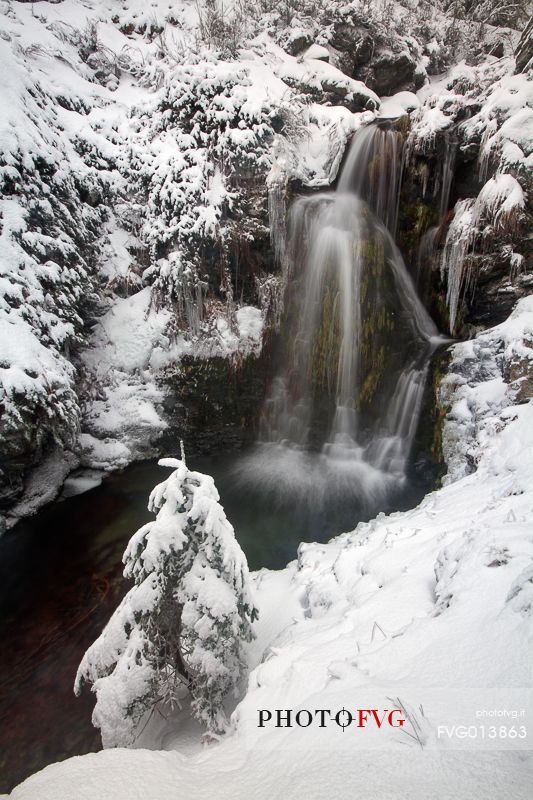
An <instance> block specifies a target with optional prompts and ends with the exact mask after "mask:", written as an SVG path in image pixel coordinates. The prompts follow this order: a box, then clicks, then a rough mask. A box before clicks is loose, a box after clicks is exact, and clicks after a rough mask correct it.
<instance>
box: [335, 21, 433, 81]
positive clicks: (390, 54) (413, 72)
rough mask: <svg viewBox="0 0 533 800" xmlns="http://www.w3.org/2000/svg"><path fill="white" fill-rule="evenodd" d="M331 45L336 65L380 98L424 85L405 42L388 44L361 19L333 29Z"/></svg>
mask: <svg viewBox="0 0 533 800" xmlns="http://www.w3.org/2000/svg"><path fill="white" fill-rule="evenodd" d="M329 45H330V47H331V48H333V50H334V55H335V61H336V64H337V66H338V67H339V69H341V70H342V71H343V72H344V73H345V74H346V75H349V77H350V78H355V79H356V80H360V81H363V82H364V83H366V85H367V86H368V87H369V89H372V90H373V91H374V92H376V93H377V94H378V95H383V96H385V95H391V94H394V93H395V92H398V91H400V90H407V91H413V90H415V89H419V88H420V87H421V86H422V85H423V83H424V79H425V77H424V75H423V74H422V73H417V63H416V61H415V59H414V57H413V54H412V53H410V52H409V50H408V48H407V47H404V46H403V43H402V42H401V41H396V40H395V41H394V42H393V43H392V44H390V43H389V42H385V40H384V39H383V38H382V36H381V34H380V33H378V31H377V29H376V28H375V27H372V28H371V27H370V26H369V25H368V23H366V24H365V22H364V21H363V20H361V19H359V18H358V17H357V16H355V12H353V13H352V15H351V16H348V17H345V16H344V17H341V18H340V19H337V20H336V22H335V23H334V24H333V25H332V32H331V37H330V39H329Z"/></svg>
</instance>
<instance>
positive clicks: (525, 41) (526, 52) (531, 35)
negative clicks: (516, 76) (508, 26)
mask: <svg viewBox="0 0 533 800" xmlns="http://www.w3.org/2000/svg"><path fill="white" fill-rule="evenodd" d="M515 59H516V71H517V72H526V70H527V69H528V67H529V66H530V65H531V62H532V60H533V17H531V19H530V20H529V22H528V24H527V25H526V27H525V29H524V32H523V33H522V36H521V38H520V41H519V42H518V47H517V48H516V51H515Z"/></svg>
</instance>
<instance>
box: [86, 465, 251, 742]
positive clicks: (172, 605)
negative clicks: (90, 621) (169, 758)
mask: <svg viewBox="0 0 533 800" xmlns="http://www.w3.org/2000/svg"><path fill="white" fill-rule="evenodd" d="M159 464H160V465H161V466H164V467H174V468H175V469H174V472H172V474H171V475H170V476H169V477H168V478H167V479H166V480H165V481H163V482H162V483H160V484H159V485H158V486H156V487H155V489H154V490H153V491H152V493H151V495H150V501H149V506H148V507H149V510H150V511H152V512H153V513H155V514H157V517H156V519H155V521H153V522H149V523H148V524H147V525H144V526H143V527H142V528H141V529H140V530H138V531H137V533H136V534H135V535H134V536H133V537H132V538H131V540H130V542H129V544H128V546H127V548H126V551H125V553H124V558H123V561H124V564H125V569H124V575H125V577H127V578H132V579H133V580H134V581H135V585H134V586H133V588H132V589H130V591H129V592H128V594H127V595H126V597H125V598H124V599H123V601H122V602H121V604H120V605H119V607H118V608H117V610H116V611H115V613H114V614H113V616H112V617H111V619H110V621H109V623H108V624H107V626H106V628H105V629H104V631H103V633H102V634H101V635H100V637H99V638H98V639H97V640H96V641H95V642H94V644H93V645H92V646H91V647H90V648H89V649H88V650H87V652H86V653H85V656H84V657H83V660H82V662H81V664H80V666H79V669H78V673H77V676H76V682H75V687H74V689H75V692H76V694H79V693H80V691H81V688H82V686H83V685H84V684H85V683H92V684H93V691H94V692H95V693H96V696H97V702H96V706H95V709H94V713H93V724H94V725H95V726H96V727H98V728H100V730H101V734H102V742H103V745H104V747H116V746H127V745H129V744H132V742H133V741H134V740H135V738H136V735H137V733H138V730H139V728H140V723H141V722H142V721H143V720H145V719H146V717H147V715H148V714H149V712H150V711H152V710H153V709H154V708H155V707H156V705H158V704H160V707H162V706H167V707H170V708H172V707H173V706H174V704H175V703H176V700H177V692H178V690H179V689H180V687H183V686H184V685H185V686H186V687H187V688H188V689H189V692H190V695H191V710H192V713H193V714H194V716H195V717H196V718H197V719H198V720H200V721H201V722H202V723H203V724H205V725H206V727H207V730H208V731H210V732H213V733H221V732H223V730H224V728H225V726H226V718H225V715H224V711H223V701H224V698H225V696H226V695H227V693H228V692H229V691H230V690H231V689H232V688H234V687H235V685H236V683H237V681H238V680H239V678H240V677H241V675H242V673H243V669H244V663H243V658H242V652H241V649H242V642H243V641H250V640H251V638H252V629H251V623H252V622H253V621H254V619H255V618H256V616H257V611H256V609H255V608H254V605H253V601H252V598H251V594H250V587H249V573H248V566H247V563H246V557H245V556H244V553H243V552H242V550H241V548H240V547H239V545H238V543H237V541H236V539H235V535H234V531H233V528H232V526H231V524H230V523H229V522H228V520H227V518H226V515H225V513H224V509H223V508H222V506H221V505H220V504H219V502H218V501H219V495H218V492H217V490H216V488H215V484H214V481H213V479H212V478H211V477H209V476H207V475H202V474H201V473H199V472H193V471H191V470H189V469H188V468H187V466H186V464H185V459H184V458H183V454H182V460H181V461H179V460H177V459H169V458H167V459H162V460H161V461H160V462H159ZM143 724H144V723H143Z"/></svg>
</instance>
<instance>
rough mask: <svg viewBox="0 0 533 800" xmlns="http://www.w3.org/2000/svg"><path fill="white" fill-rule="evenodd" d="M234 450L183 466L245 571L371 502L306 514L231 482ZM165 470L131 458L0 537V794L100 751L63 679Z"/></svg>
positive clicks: (119, 590) (115, 587)
mask: <svg viewBox="0 0 533 800" xmlns="http://www.w3.org/2000/svg"><path fill="white" fill-rule="evenodd" d="M238 458H239V456H238V455H236V454H233V455H227V456H221V457H218V458H216V457H210V458H209V459H207V458H206V459H197V460H193V459H191V463H190V466H191V467H193V468H195V469H199V470H201V471H205V472H208V473H209V474H211V475H213V477H214V478H215V482H216V484H217V487H218V489H219V492H220V495H221V501H222V504H223V505H224V508H225V510H226V514H227V516H228V518H229V519H230V521H231V522H232V524H233V525H234V527H235V530H236V534H237V538H238V539H239V542H240V544H241V546H242V547H243V549H244V551H245V553H246V555H247V557H248V561H249V564H250V568H251V569H257V568H259V567H271V568H280V567H283V566H284V565H285V564H286V563H287V562H288V561H290V560H291V559H293V558H294V557H295V555H296V550H297V546H298V544H299V542H300V541H302V540H307V541H316V540H319V541H320V540H321V541H325V540H326V539H328V538H329V537H330V536H331V535H332V534H334V533H337V532H340V531H342V530H349V529H350V528H352V527H354V525H355V524H356V522H357V521H358V519H361V518H362V517H365V516H366V517H369V516H371V515H372V514H373V513H375V512H376V511H377V510H379V509H374V510H373V511H368V510H367V512H366V513H365V512H361V511H359V512H357V509H355V508H354V509H351V508H350V507H345V506H343V505H342V503H338V504H336V503H333V504H332V505H330V506H329V507H328V508H327V509H322V511H323V512H325V511H327V513H317V509H315V510H314V512H313V513H307V512H306V509H305V508H304V507H303V506H302V505H301V504H299V503H298V500H297V498H291V497H290V495H289V498H288V500H287V502H286V503H285V504H284V505H282V506H277V505H276V504H275V503H273V502H272V498H271V497H269V496H265V495H264V494H263V493H262V492H261V487H260V486H259V487H258V488H257V489H256V490H253V489H251V488H250V487H245V488H243V487H242V486H240V487H236V485H235V480H234V475H233V473H232V469H233V466H234V464H235V461H236V459H238ZM168 472H169V471H168V470H165V469H163V468H161V467H158V466H157V464H156V462H146V463H142V464H136V465H133V466H131V467H129V468H127V469H125V470H124V471H123V472H120V473H115V474H113V475H110V476H109V477H107V478H106V479H105V480H104V481H103V483H102V485H101V486H99V487H97V488H94V489H92V490H91V491H89V492H86V493H85V494H82V495H78V496H76V497H72V498H69V499H67V500H65V501H62V502H56V503H53V504H52V505H51V506H49V507H48V508H47V509H45V510H43V511H41V512H40V513H39V514H38V515H36V516H35V517H33V518H32V519H29V520H26V521H25V522H23V523H20V524H19V525H18V526H17V527H16V528H15V529H14V530H13V531H11V532H9V533H8V534H6V535H4V536H3V537H2V538H0V642H1V645H0V793H1V792H6V791H9V790H10V789H11V788H12V787H13V786H14V785H16V784H17V783H19V782H20V781H21V780H23V779H24V778H25V777H27V776H28V775H30V774H31V773H33V772H35V771H37V770H39V769H41V768H42V767H44V766H45V765H47V764H50V763H52V762H54V761H58V760H61V759H63V758H67V757H69V756H72V755H79V754H83V753H87V752H91V751H95V750H98V749H100V738H99V735H98V733H97V731H95V729H94V728H93V727H92V725H91V721H90V719H91V711H92V706H93V701H92V696H91V694H90V693H89V692H85V693H84V695H83V696H82V697H81V698H75V696H74V694H73V692H72V684H73V681H74V676H75V673H76V669H77V666H78V664H79V662H80V659H81V656H82V655H83V653H84V651H85V649H86V648H87V647H88V645H90V644H91V642H93V641H94V639H95V638H96V636H97V635H98V634H99V633H100V631H101V630H102V628H103V626H104V624H105V623H106V621H107V620H108V618H109V616H110V614H111V612H112V611H113V609H114V608H115V607H116V606H117V604H118V601H119V599H120V598H121V597H122V596H123V594H124V591H125V583H124V581H123V579H122V575H121V568H122V564H121V557H122V553H123V551H124V547H125V545H126V543H127V541H128V539H129V538H130V536H131V535H132V533H134V532H135V531H136V530H137V528H139V527H140V525H142V524H143V523H144V522H146V521H148V520H149V519H151V518H152V516H151V515H150V514H149V513H148V511H147V509H146V505H147V499H148V494H149V492H150V491H151V489H152V488H153V486H154V485H155V484H156V483H158V482H159V481H161V480H162V479H164V477H165V476H166V475H167V474H168ZM425 488H426V487H422V486H418V487H417V486H411V487H408V488H407V490H406V491H405V492H403V494H402V495H401V496H398V497H396V498H395V499H394V506H395V507H396V508H402V507H407V506H409V505H414V504H415V503H416V502H417V501H418V500H419V499H420V498H421V497H422V495H423V493H424V489H425ZM383 510H390V509H385V508H384V509H383Z"/></svg>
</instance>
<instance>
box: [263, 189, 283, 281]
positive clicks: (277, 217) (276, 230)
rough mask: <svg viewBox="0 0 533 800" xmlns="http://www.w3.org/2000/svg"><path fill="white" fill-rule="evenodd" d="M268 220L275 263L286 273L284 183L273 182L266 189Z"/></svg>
mask: <svg viewBox="0 0 533 800" xmlns="http://www.w3.org/2000/svg"><path fill="white" fill-rule="evenodd" d="M268 218H269V222H270V241H271V242H272V248H273V250H274V256H275V259H276V262H277V263H278V264H279V265H280V267H281V270H282V273H283V274H284V275H286V273H287V266H288V261H287V187H286V184H285V181H283V182H282V181H275V182H272V183H270V185H269V187H268Z"/></svg>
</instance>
